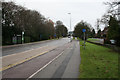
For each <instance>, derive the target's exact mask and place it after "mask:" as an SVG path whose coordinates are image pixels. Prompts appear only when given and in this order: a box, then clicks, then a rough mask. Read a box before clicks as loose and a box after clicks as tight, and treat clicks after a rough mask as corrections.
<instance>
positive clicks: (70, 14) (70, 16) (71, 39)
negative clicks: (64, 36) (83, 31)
mask: <svg viewBox="0 0 120 80" xmlns="http://www.w3.org/2000/svg"><path fill="white" fill-rule="evenodd" d="M68 14H69V15H70V42H71V41H72V39H71V13H68Z"/></svg>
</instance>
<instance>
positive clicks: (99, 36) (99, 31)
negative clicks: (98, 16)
mask: <svg viewBox="0 0 120 80" xmlns="http://www.w3.org/2000/svg"><path fill="white" fill-rule="evenodd" d="M97 37H98V38H101V29H99V30H98V32H97Z"/></svg>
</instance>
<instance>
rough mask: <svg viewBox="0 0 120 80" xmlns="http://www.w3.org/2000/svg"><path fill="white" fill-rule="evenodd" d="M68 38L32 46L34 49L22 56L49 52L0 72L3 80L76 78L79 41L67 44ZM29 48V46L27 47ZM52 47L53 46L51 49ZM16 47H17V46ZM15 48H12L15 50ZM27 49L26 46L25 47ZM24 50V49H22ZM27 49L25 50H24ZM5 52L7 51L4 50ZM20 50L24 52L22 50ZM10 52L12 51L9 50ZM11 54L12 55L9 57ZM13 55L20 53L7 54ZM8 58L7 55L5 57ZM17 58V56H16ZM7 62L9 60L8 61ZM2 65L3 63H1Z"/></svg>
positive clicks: (77, 73) (78, 61) (78, 62)
mask: <svg viewBox="0 0 120 80" xmlns="http://www.w3.org/2000/svg"><path fill="white" fill-rule="evenodd" d="M69 41H70V40H69V38H63V39H60V40H52V41H48V42H44V43H40V44H34V46H33V45H32V47H33V48H36V46H37V48H38V46H39V48H40V47H41V46H46V45H47V47H43V48H41V49H37V50H36V49H35V51H34V50H31V51H30V52H29V51H28V52H27V53H24V54H29V53H30V54H33V53H34V52H36V54H39V53H41V52H42V51H44V50H47V49H48V48H49V47H50V50H49V51H48V52H46V53H44V54H42V55H39V56H37V57H35V58H33V59H30V60H28V61H25V62H23V63H20V64H18V65H15V66H13V67H11V68H9V69H7V70H4V71H2V77H3V78H78V75H79V65H80V46H79V41H77V40H74V41H72V42H69ZM28 46H29V45H28ZM53 46H55V47H54V48H53ZM17 47H18V46H17ZM17 47H15V48H14V50H15V49H17ZM26 47H27V45H26ZM23 48H24V47H23ZM25 49H27V48H25ZM6 50H7V49H6ZM9 50H10V48H9ZM21 50H22V51H23V52H24V49H22V47H21ZM11 51H12V50H11ZM11 54H12V55H11ZM13 54H16V55H18V54H20V55H21V56H22V55H23V56H24V54H23V53H22V54H21V53H19V51H18V53H14V52H13V53H9V55H11V56H12V57H13ZM7 56H8V55H7ZM16 57H17V56H16ZM8 62H9V60H8ZM3 63H4V62H3Z"/></svg>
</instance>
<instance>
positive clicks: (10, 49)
mask: <svg viewBox="0 0 120 80" xmlns="http://www.w3.org/2000/svg"><path fill="white" fill-rule="evenodd" d="M68 42H69V39H68V38H61V39H59V40H47V41H41V42H36V43H30V44H21V45H12V46H6V47H3V48H2V56H7V55H11V54H16V53H20V52H24V51H28V50H31V49H37V48H39V47H43V46H46V45H48V46H54V45H57V46H60V45H63V44H65V43H68Z"/></svg>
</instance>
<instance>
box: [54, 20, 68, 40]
mask: <svg viewBox="0 0 120 80" xmlns="http://www.w3.org/2000/svg"><path fill="white" fill-rule="evenodd" d="M55 29H56V35H57V37H58V38H59V37H62V36H63V37H66V36H67V33H68V30H67V28H66V26H65V25H63V23H62V22H61V21H57V22H56V26H55Z"/></svg>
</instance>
